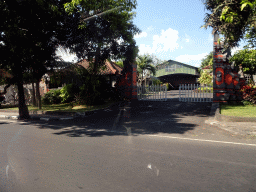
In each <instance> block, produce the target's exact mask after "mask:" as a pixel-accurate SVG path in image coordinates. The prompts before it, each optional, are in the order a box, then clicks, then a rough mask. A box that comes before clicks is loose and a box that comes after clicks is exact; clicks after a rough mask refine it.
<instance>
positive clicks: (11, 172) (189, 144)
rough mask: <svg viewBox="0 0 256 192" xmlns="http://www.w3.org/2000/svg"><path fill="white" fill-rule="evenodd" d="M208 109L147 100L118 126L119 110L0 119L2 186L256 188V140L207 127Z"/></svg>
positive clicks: (11, 190) (12, 191)
mask: <svg viewBox="0 0 256 192" xmlns="http://www.w3.org/2000/svg"><path fill="white" fill-rule="evenodd" d="M143 106H144V107H143ZM210 106H211V104H210V103H200V104H198V103H197V104H194V103H190V104H188V103H179V102H171V101H168V102H146V103H144V104H140V106H137V109H136V107H133V108H132V109H131V111H128V112H129V113H130V116H129V118H121V120H120V122H119V123H116V119H117V118H118V115H120V113H117V112H115V111H114V110H113V111H111V110H105V111H99V112H97V113H96V114H94V115H92V116H88V117H81V118H78V119H74V120H68V121H56V122H54V121H53V122H47V121H27V122H26V121H16V120H8V119H1V121H0V132H1V136H0V146H1V152H2V153H1V156H0V182H1V190H0V191H3V192H20V191H21V192H23V191H24V192H25V191H26V192H30V191H31V192H32V191H37V192H43V191H60V192H61V191H64V192H66V191H67V192H68V191H92V192H94V191H95V192H96V191H111V192H113V191H118V192H119V191H121V192H122V191H136V192H137V191H139V192H140V191H154V192H155V191H160V192H161V191H248V192H249V191H256V182H255V181H256V160H255V159H256V157H255V155H256V139H254V138H253V137H244V136H237V135H232V134H231V133H229V132H226V131H224V130H222V129H220V128H218V127H217V126H214V125H208V124H205V123H204V122H205V120H206V119H208V114H209V110H210ZM148 112H150V113H148ZM123 115H127V112H124V114H123V113H121V116H123ZM99 117H101V118H99ZM113 117H114V118H113Z"/></svg>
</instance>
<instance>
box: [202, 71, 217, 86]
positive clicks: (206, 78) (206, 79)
mask: <svg viewBox="0 0 256 192" xmlns="http://www.w3.org/2000/svg"><path fill="white" fill-rule="evenodd" d="M198 82H199V83H200V84H202V85H210V86H212V85H213V81H212V75H210V74H209V72H206V71H204V72H203V73H201V76H200V77H199V78H198Z"/></svg>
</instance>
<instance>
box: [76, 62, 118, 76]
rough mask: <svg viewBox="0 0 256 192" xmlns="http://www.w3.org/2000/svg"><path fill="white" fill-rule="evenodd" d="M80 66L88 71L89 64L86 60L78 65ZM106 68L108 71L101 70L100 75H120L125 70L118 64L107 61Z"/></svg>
mask: <svg viewBox="0 0 256 192" xmlns="http://www.w3.org/2000/svg"><path fill="white" fill-rule="evenodd" d="M77 64H78V65H81V66H83V67H84V68H85V69H87V68H88V67H89V62H88V61H87V60H86V59H84V60H83V61H81V62H79V63H77ZM105 66H106V69H105V70H102V69H101V70H100V75H114V74H116V75H120V74H121V71H122V70H123V68H121V67H119V66H118V65H117V64H115V63H114V62H112V61H111V62H109V61H108V60H106V62H105Z"/></svg>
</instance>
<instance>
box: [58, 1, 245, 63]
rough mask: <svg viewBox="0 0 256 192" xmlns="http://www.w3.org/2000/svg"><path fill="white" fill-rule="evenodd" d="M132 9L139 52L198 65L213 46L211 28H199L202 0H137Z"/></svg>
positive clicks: (202, 20) (67, 56) (203, 10)
mask: <svg viewBox="0 0 256 192" xmlns="http://www.w3.org/2000/svg"><path fill="white" fill-rule="evenodd" d="M133 11H134V12H136V17H135V18H134V20H133V23H134V24H135V25H136V26H137V27H138V28H139V29H140V30H141V31H142V32H141V33H140V34H137V35H135V37H134V38H135V40H136V44H137V46H138V47H139V54H140V55H141V54H145V53H149V54H152V53H153V54H154V55H156V56H157V58H159V59H161V60H170V59H171V60H175V61H179V62H182V63H185V64H189V65H192V66H195V67H199V66H200V63H201V60H202V59H203V58H204V57H205V56H206V55H207V54H209V53H210V52H211V51H212V50H213V36H212V34H211V32H212V28H208V29H207V30H206V29H204V28H200V27H201V26H202V25H204V17H205V14H206V12H207V11H206V10H205V9H204V4H203V1H202V0H193V1H192V0H171V1H170V0H137V8H136V9H134V10H133ZM243 45H244V44H243V43H241V45H240V46H239V47H238V48H235V49H233V50H232V53H234V51H236V50H240V49H242V46H243ZM63 59H64V60H66V61H72V60H73V59H74V56H72V55H63Z"/></svg>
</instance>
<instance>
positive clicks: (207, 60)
mask: <svg viewBox="0 0 256 192" xmlns="http://www.w3.org/2000/svg"><path fill="white" fill-rule="evenodd" d="M206 66H211V70H210V71H209V72H210V73H211V72H212V67H213V51H211V52H210V53H209V54H208V55H206V57H205V58H203V59H202V61H201V65H200V67H199V69H198V71H199V73H200V74H201V73H203V68H204V67H206Z"/></svg>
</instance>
